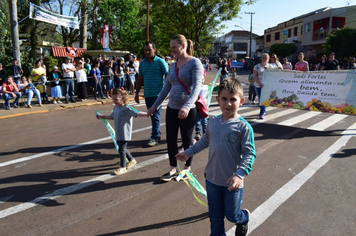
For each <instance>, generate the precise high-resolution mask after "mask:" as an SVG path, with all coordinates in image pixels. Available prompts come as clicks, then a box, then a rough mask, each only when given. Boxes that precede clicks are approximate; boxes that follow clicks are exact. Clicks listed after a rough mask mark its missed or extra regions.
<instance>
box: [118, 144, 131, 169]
mask: <svg viewBox="0 0 356 236" xmlns="http://www.w3.org/2000/svg"><path fill="white" fill-rule="evenodd" d="M116 143H117V145H118V146H119V156H120V165H121V167H124V168H126V158H127V159H128V161H132V160H133V159H134V158H133V156H132V155H131V153H130V152H129V150H127V143H128V141H121V140H116Z"/></svg>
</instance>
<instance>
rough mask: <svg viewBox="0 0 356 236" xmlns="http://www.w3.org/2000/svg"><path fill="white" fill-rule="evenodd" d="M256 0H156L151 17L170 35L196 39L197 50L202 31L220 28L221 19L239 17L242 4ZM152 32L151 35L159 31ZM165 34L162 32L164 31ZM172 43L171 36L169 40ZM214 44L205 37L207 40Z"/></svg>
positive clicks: (203, 32)
mask: <svg viewBox="0 0 356 236" xmlns="http://www.w3.org/2000/svg"><path fill="white" fill-rule="evenodd" d="M254 1H255V0H248V1H246V2H243V0H178V1H177V0H152V7H151V8H150V9H152V10H151V17H152V22H153V25H157V26H158V27H157V28H158V30H160V31H162V34H165V35H166V37H167V38H168V39H170V38H171V37H172V36H174V35H176V34H178V33H179V34H183V35H184V36H186V38H188V39H191V40H193V42H194V47H195V50H198V51H199V50H200V48H201V47H203V48H205V47H206V45H205V46H203V45H202V43H203V42H202V37H201V36H202V35H205V34H206V33H207V32H216V31H217V29H218V28H219V26H220V24H221V22H224V21H227V20H231V19H232V18H233V17H236V16H237V15H238V13H239V11H240V7H241V6H242V4H251V3H252V2H254ZM155 34H156V32H155V33H154V34H152V32H151V33H150V35H155ZM210 34H212V33H210ZM160 35H161V34H160ZM167 42H168V43H169V40H168V41H167ZM207 43H208V44H211V41H210V42H207V41H205V42H204V44H207Z"/></svg>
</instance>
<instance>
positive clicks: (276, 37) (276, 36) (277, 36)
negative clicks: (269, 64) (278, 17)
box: [274, 32, 280, 40]
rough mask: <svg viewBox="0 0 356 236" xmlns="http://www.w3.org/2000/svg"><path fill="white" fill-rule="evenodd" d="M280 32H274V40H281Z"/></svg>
mask: <svg viewBox="0 0 356 236" xmlns="http://www.w3.org/2000/svg"><path fill="white" fill-rule="evenodd" d="M279 37H280V34H279V32H276V33H274V40H279Z"/></svg>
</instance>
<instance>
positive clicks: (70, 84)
mask: <svg viewBox="0 0 356 236" xmlns="http://www.w3.org/2000/svg"><path fill="white" fill-rule="evenodd" d="M64 79H65V81H64V96H65V97H66V100H68V97H70V99H72V100H74V79H73V78H69V77H65V78H64Z"/></svg>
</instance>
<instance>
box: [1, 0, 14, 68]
mask: <svg viewBox="0 0 356 236" xmlns="http://www.w3.org/2000/svg"><path fill="white" fill-rule="evenodd" d="M6 12H9V8H8V3H7V1H0V25H1V27H0V62H1V63H3V66H4V67H5V68H7V67H9V66H10V64H11V59H12V57H11V58H10V57H9V56H8V55H11V54H12V44H11V34H10V25H9V23H8V22H9V21H8V16H7V14H6Z"/></svg>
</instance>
